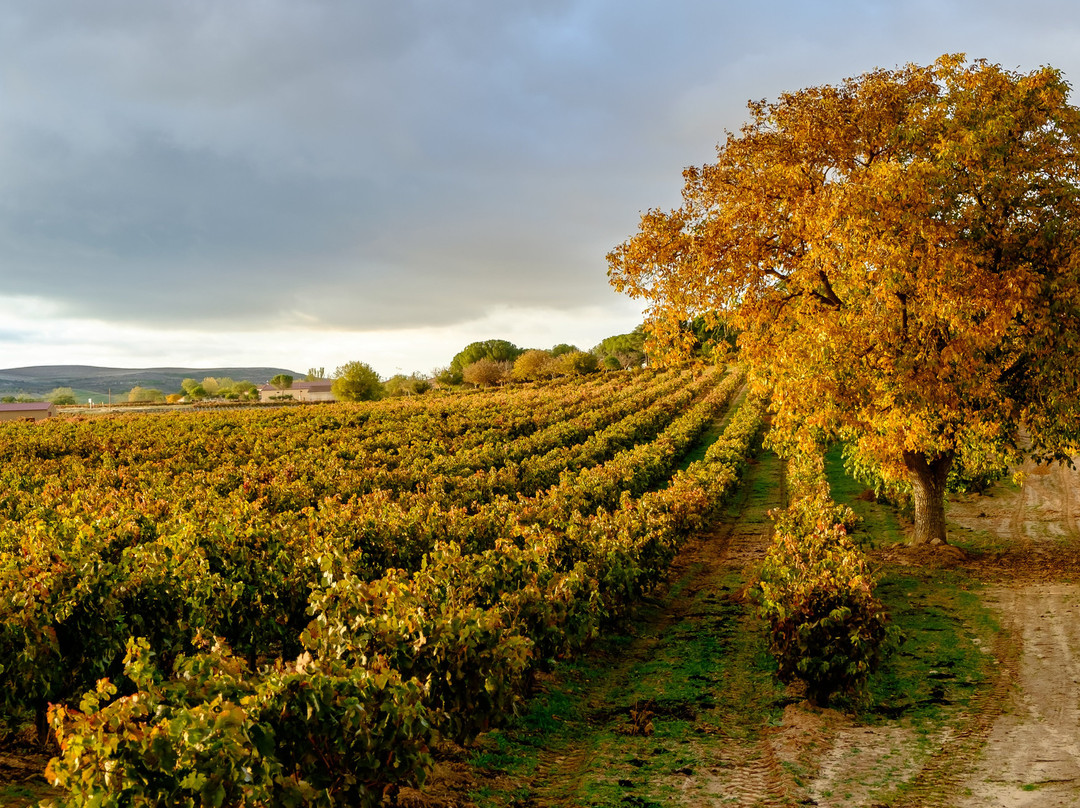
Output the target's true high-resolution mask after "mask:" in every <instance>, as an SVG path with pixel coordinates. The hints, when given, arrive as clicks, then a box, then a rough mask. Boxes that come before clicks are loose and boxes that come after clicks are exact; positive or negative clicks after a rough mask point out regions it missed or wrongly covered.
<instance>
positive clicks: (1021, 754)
mask: <svg viewBox="0 0 1080 808" xmlns="http://www.w3.org/2000/svg"><path fill="white" fill-rule="evenodd" d="M1022 471H1023V473H1024V484H1023V487H1022V488H1020V489H1019V490H1016V488H1015V487H1007V486H998V487H997V488H996V490H995V491H994V492H993V494H994V496H993V497H991V498H986V497H974V498H964V499H963V500H962V501H959V502H957V503H954V504H953V507H952V509H951V511H950V514H949V516H950V519H951V521H953V522H954V523H955V524H957V525H959V526H961V527H964V528H967V529H969V530H978V529H981V530H984V531H986V530H988V531H989V532H991V533H992V534H995V535H997V536H998V537H1000V538H1001V539H1003V540H1007V541H1008V546H1007V547H1006V548H1005V549H1003V550H1002V552H1001V553H1000V554H998V555H997V556H996V557H995V558H994V559H992V560H990V561H988V562H986V563H984V564H982V565H977V566H976V571H977V572H978V573H980V574H982V575H983V576H984V577H986V578H988V579H990V580H992V581H996V582H998V583H997V584H996V585H995V586H993V587H992V588H990V589H989V590H988V592H987V595H986V603H987V604H988V605H990V606H992V607H993V608H994V609H995V610H996V611H997V612H998V614H999V615H1000V620H1001V621H1002V624H1003V626H1004V627H1005V628H1006V629H1007V630H1008V631H1009V632H1010V633H1011V635H1012V637H1013V640H1014V642H1016V644H1017V645H1018V647H1019V650H1020V654H1019V664H1018V671H1017V681H1016V683H1015V687H1014V688H1013V689H1012V692H1011V693H1010V698H1009V702H1008V705H1007V709H1006V710H1005V711H1004V712H1003V713H1002V714H1001V715H1000V716H999V717H998V718H997V720H996V721H995V722H994V724H993V727H992V728H991V730H990V733H989V737H988V738H987V741H986V745H985V747H984V748H983V749H982V750H981V753H980V755H979V757H978V759H977V761H976V762H975V765H974V770H973V771H972V773H971V775H970V777H969V778H968V780H967V782H966V783H965V788H966V789H967V790H968V791H969V792H970V796H969V797H967V798H966V799H964V800H962V801H960V802H958V803H957V805H959V806H963V808H975V806H1008V807H1009V808H1013V807H1015V806H1046V808H1058V806H1074V805H1080V585H1078V584H1077V583H1075V581H1076V577H1077V576H1076V573H1077V559H1078V557H1080V524H1078V521H1077V517H1078V516H1080V514H1078V509H1080V470H1077V469H1069V468H1067V467H1064V466H1054V467H1051V468H1047V467H1035V466H1034V465H1033V464H1030V463H1029V464H1026V465H1025V467H1024V468H1023V469H1022ZM988 500H989V501H988ZM991 503H992V504H991ZM976 508H978V512H977V513H974V512H975V510H976ZM1005 514H1008V515H1009V516H1008V519H1007V520H1006V518H1005ZM980 523H985V524H980ZM1062 578H1064V579H1066V580H1068V581H1070V582H1062V581H1061V580H1060V579H1062Z"/></svg>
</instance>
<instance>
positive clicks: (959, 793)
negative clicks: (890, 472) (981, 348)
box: [810, 464, 1080, 808]
mask: <svg viewBox="0 0 1080 808" xmlns="http://www.w3.org/2000/svg"><path fill="white" fill-rule="evenodd" d="M1022 471H1023V472H1024V483H1023V485H1022V486H1017V485H1015V484H1007V483H1003V484H999V485H997V486H995V487H994V488H993V489H992V490H991V491H989V492H987V494H986V495H969V496H967V495H966V496H958V497H955V498H953V500H952V501H951V502H950V504H949V509H948V517H949V521H950V530H951V534H952V537H953V540H954V541H955V540H959V541H961V542H963V541H964V540H965V539H968V540H971V539H975V541H972V542H971V543H972V544H977V545H980V546H983V547H989V548H990V549H989V551H986V552H983V553H980V554H978V555H973V556H972V557H970V558H968V559H965V560H961V561H959V562H957V561H955V560H954V561H953V562H952V563H954V564H955V565H957V566H961V567H964V568H966V569H967V570H968V571H970V572H971V573H973V574H975V575H976V576H978V577H981V578H983V579H984V580H986V581H987V582H988V588H987V589H986V590H985V591H984V592H983V595H982V598H983V602H984V603H985V605H987V606H989V607H990V608H991V609H993V610H994V612H995V613H996V614H997V617H998V620H999V622H1000V623H1001V625H1002V627H1003V629H1004V632H1002V634H1001V635H1000V636H999V638H998V641H997V643H996V645H995V647H993V648H990V647H988V648H986V649H985V651H986V653H987V654H989V655H990V657H991V659H992V660H993V662H994V667H995V676H994V677H993V679H992V681H991V682H989V683H987V684H986V685H985V686H984V687H983V689H982V690H981V691H980V692H979V693H978V694H977V695H976V697H975V698H974V699H973V702H972V704H971V705H970V706H969V709H968V711H967V713H966V714H964V715H962V716H961V717H960V720H959V722H958V723H957V724H956V725H955V726H954V727H953V728H951V729H949V730H945V731H943V732H941V733H940V734H938V735H937V736H936V737H933V738H929V739H926V738H924V739H919V738H917V737H915V736H914V735H913V734H912V733H911V732H910V731H905V730H904V729H903V728H902V727H901V726H899V725H892V724H890V725H887V726H884V727H873V728H871V727H848V728H844V727H840V728H839V729H838V730H837V731H836V732H835V734H834V735H833V736H832V739H831V746H830V749H829V751H828V752H827V753H826V754H825V755H824V756H823V758H822V763H821V766H820V768H819V769H818V772H817V774H816V777H815V779H814V782H813V783H812V785H811V787H810V798H811V799H813V800H814V804H817V805H820V806H832V807H833V808H841V807H844V808H847V807H848V806H851V807H852V808H854V806H862V805H867V804H879V805H889V806H894V807H895V808H899V806H919V807H920V808H921V807H922V806H947V807H948V808H994V807H998V806H1000V807H1001V808H1019V807H1020V806H1039V807H1040V808H1044V807H1045V808H1064V806H1077V805H1080V585H1078V584H1077V583H1075V582H1076V581H1077V580H1078V579H1080V525H1078V522H1077V517H1078V516H1080V513H1078V511H1080V472H1078V471H1076V470H1070V469H1068V468H1065V467H1060V466H1058V467H1053V468H1046V467H1042V468H1037V467H1035V466H1034V465H1033V464H1028V465H1027V466H1026V467H1024V468H1023V469H1022ZM920 745H922V747H923V751H920ZM927 745H929V747H930V751H929V754H927V753H926V752H925V747H926V746H927ZM920 757H922V763H921V764H920V765H912V763H913V762H914V761H917V760H918V759H919V758H920ZM884 772H888V776H889V777H890V778H892V779H893V780H894V781H895V782H897V783H903V784H904V785H903V787H902V788H901V789H899V790H898V791H897V792H896V793H895V795H894V797H893V798H888V799H886V800H885V801H882V802H874V803H869V802H867V795H868V794H870V793H875V789H876V788H880V787H882V786H883V785H884V783H882V782H880V781H881V776H882V774H883V773H884ZM875 781H878V782H875Z"/></svg>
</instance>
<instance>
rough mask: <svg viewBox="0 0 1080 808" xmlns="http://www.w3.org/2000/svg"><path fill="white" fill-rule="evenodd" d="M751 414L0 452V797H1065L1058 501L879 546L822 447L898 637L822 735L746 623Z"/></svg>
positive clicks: (754, 534)
mask: <svg viewBox="0 0 1080 808" xmlns="http://www.w3.org/2000/svg"><path fill="white" fill-rule="evenodd" d="M762 421H763V408H762V406H761V405H760V403H758V402H756V401H754V400H747V399H746V398H745V394H744V393H743V392H742V379H741V376H740V375H739V373H738V372H736V371H721V370H701V369H684V370H677V371H665V372H653V371H645V372H639V373H613V374H605V375H602V376H599V377H595V378H593V379H590V380H587V381H573V382H569V381H568V382H559V383H553V384H547V385H538V386H524V387H518V388H513V389H508V390H504V391H497V392H476V393H455V394H452V395H442V394H436V395H427V396H423V397H418V398H415V399H411V400H400V401H390V402H378V403H370V404H361V405H325V406H324V405H320V406H315V407H300V408H289V409H288V410H284V411H231V412H217V413H174V414H166V415H121V416H107V417H100V418H82V419H70V420H58V421H54V422H49V423H44V424H36V425H35V424H9V425H5V426H4V429H3V431H2V432H0V458H2V466H0V474H2V475H3V485H2V486H0V666H2V667H0V718H2V720H3V725H4V727H5V728H6V729H5V731H6V738H5V740H4V741H3V742H2V745H0V804H12V805H26V804H30V803H32V802H34V801H36V800H37V799H40V798H46V799H60V798H62V797H64V795H66V799H67V800H68V803H67V804H71V805H98V804H101V805H112V804H117V805H120V804H133V803H136V802H138V801H139V800H140V799H142V798H149V800H150V802H149V803H148V804H160V805H180V804H192V805H240V804H247V805H257V804H266V805H269V804H280V805H289V804H324V805H376V804H379V803H380V802H382V801H384V800H385V801H388V802H395V801H396V802H397V803H398V804H402V805H413V806H433V807H434V806H445V807H446V808H449V806H452V805H477V806H490V808H494V807H495V806H509V805H533V806H544V805H562V806H578V805H597V806H607V805H610V806H615V805H639V806H651V805H669V804H671V805H713V804H733V805H748V806H749V805H798V804H818V805H832V806H856V805H871V804H874V805H890V806H901V805H928V804H937V805H971V806H975V805H1023V804H1031V805H1035V804H1038V805H1051V806H1056V805H1069V804H1073V802H1070V800H1074V799H1075V797H1076V795H1077V790H1076V783H1077V780H1076V778H1075V777H1074V775H1073V774H1072V773H1071V772H1072V770H1073V769H1074V768H1076V766H1077V758H1078V756H1077V755H1076V754H1075V753H1074V752H1073V751H1070V749H1071V748H1072V747H1071V746H1070V745H1069V743H1071V742H1070V741H1068V739H1069V738H1073V739H1075V737H1076V732H1077V729H1078V727H1077V710H1076V709H1075V681H1074V680H1075V679H1076V677H1078V676H1080V671H1078V670H1077V668H1076V657H1075V655H1074V649H1075V648H1076V645H1077V641H1078V638H1077V636H1076V633H1075V631H1076V629H1075V627H1076V624H1077V623H1076V621H1075V619H1074V618H1075V614H1076V609H1077V608H1078V590H1077V588H1076V586H1075V584H1074V583H1072V582H1073V581H1075V579H1076V574H1077V564H1076V549H1077V545H1078V543H1080V537H1078V536H1077V535H1076V533H1077V528H1076V519H1075V513H1076V506H1075V504H1074V503H1075V502H1076V499H1075V496H1076V490H1077V485H1076V475H1075V474H1074V473H1071V472H1066V471H1062V472H1060V473H1058V472H1055V473H1054V474H1052V475H1041V474H1038V473H1036V470H1029V471H1031V474H1030V475H1029V479H1028V482H1027V483H1026V484H1025V486H1024V487H1023V488H1020V487H1017V486H1015V485H1013V484H1011V483H1003V484H1001V485H999V486H998V487H996V488H995V489H992V490H991V491H990V492H988V493H987V495H984V496H977V495H964V496H961V497H958V498H954V500H953V501H952V502H951V503H950V506H949V508H950V510H949V513H950V519H951V520H952V525H951V530H952V532H953V535H954V538H955V539H956V541H957V543H958V545H959V548H952V549H950V550H949V551H946V552H936V553H921V554H913V553H911V552H907V551H905V550H901V549H897V547H896V543H897V542H900V541H902V540H903V538H904V529H905V525H904V521H903V516H902V515H901V514H897V512H896V511H895V510H894V509H893V508H891V507H889V506H887V505H883V504H879V503H876V502H873V501H870V500H869V499H868V498H867V497H866V496H864V493H865V492H864V491H863V489H862V488H861V487H860V486H858V485H857V484H855V483H854V482H853V481H851V480H850V479H848V478H846V477H845V476H844V474H843V471H842V469H841V468H840V464H839V462H838V461H837V460H836V458H832V459H831V460H830V462H829V464H828V466H827V471H828V475H829V480H830V483H831V485H832V489H833V492H834V495H835V496H836V497H837V499H838V500H840V501H843V502H847V503H849V504H850V505H851V506H852V507H853V508H855V509H856V510H857V511H858V513H859V515H860V517H861V522H860V524H859V526H858V527H857V528H856V531H855V534H854V535H855V536H856V537H857V538H858V539H859V541H860V542H861V543H862V546H863V548H864V549H865V550H866V551H867V552H868V553H869V554H870V556H871V558H872V559H873V560H874V563H875V565H876V566H877V567H878V568H879V569H880V570H881V571H882V574H883V577H882V581H881V585H880V588H879V589H880V594H881V597H882V598H883V599H884V600H885V602H886V604H887V605H888V607H889V609H890V611H891V613H892V615H893V619H894V621H895V622H896V624H897V625H898V626H899V627H900V628H901V629H903V631H904V633H905V634H906V636H907V641H906V642H905V644H904V645H903V646H902V647H901V650H900V651H899V653H897V654H895V655H894V656H893V657H892V658H891V659H890V660H889V661H888V662H887V663H886V665H885V666H884V667H883V668H882V670H881V671H879V673H878V674H876V675H875V676H874V677H873V678H872V679H871V682H870V687H869V692H868V694H867V696H866V698H865V699H863V700H861V701H856V702H843V701H842V702H841V703H839V704H838V705H837V707H838V709H834V710H823V709H819V708H813V707H810V706H808V705H807V704H806V703H805V702H804V701H803V700H802V695H801V693H800V691H799V690H798V688H797V687H795V686H788V687H784V686H783V685H781V684H779V683H778V682H777V680H776V677H775V663H774V662H773V661H772V660H771V658H770V656H769V654H768V652H767V647H766V640H765V630H764V625H763V623H762V621H761V620H760V618H759V617H758V615H757V610H756V607H755V606H754V604H753V602H752V599H751V598H750V596H749V593H750V592H751V591H752V586H753V581H754V576H755V572H756V569H757V565H758V564H759V562H760V559H761V557H762V555H763V553H764V550H765V548H766V547H767V546H768V543H769V540H770V536H771V525H772V523H771V520H770V519H769V517H768V513H767V512H768V511H769V510H770V509H773V508H778V507H781V506H783V505H784V503H785V498H786V486H785V475H784V465H783V463H782V462H781V461H780V459H779V458H777V457H776V456H775V455H773V454H771V453H769V452H762V451H761V450H760V439H759V438H760V434H761V431H762V429H763V423H762ZM1070 616H1071V617H1070ZM135 638H138V639H135ZM1025 649H1030V651H1029V652H1027V653H1026V652H1025ZM1063 677H1064V678H1063ZM1065 679H1068V681H1065ZM1021 685H1022V687H1021ZM49 705H54V706H53V707H52V708H51V709H50V708H49ZM1070 705H1071V706H1070ZM50 731H51V732H52V733H54V737H59V739H60V741H61V748H60V749H57V748H56V747H46V748H42V747H39V746H38V741H39V739H41V740H45V739H47V738H48V737H49V733H50ZM1017 745H1021V746H1023V747H1024V749H1025V750H1029V751H1030V754H1027V755H1026V756H1021V757H1020V758H1017V757H1016V749H1015V747H1016V746H1017ZM50 758H52V762H51V763H50V762H49V760H50ZM1017 759H1022V760H1023V761H1024V762H1022V763H1017V762H1015V761H1016V760H1017ZM46 764H48V774H49V778H50V779H51V780H52V781H53V782H54V783H57V784H59V785H60V786H62V788H57V787H52V786H49V785H47V784H46V783H45V781H44V780H43V779H42V771H43V770H44V768H45V766H46ZM1003 772H1004V774H1003ZM1025 800H1028V802H1025Z"/></svg>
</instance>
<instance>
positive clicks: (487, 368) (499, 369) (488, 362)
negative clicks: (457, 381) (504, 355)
mask: <svg viewBox="0 0 1080 808" xmlns="http://www.w3.org/2000/svg"><path fill="white" fill-rule="evenodd" d="M513 367H514V366H513V364H511V363H510V362H509V361H505V362H504V361H497V360H495V359H487V358H484V359H479V360H477V361H476V362H473V363H472V364H471V365H467V366H466V367H465V369H464V370H462V371H461V375H462V378H463V379H464V380H465V381H467V382H468V383H469V384H473V385H476V386H477V387H490V386H491V385H493V384H502V383H503V382H505V381H506V380H507V379H509V378H510V372H511V370H512V369H513Z"/></svg>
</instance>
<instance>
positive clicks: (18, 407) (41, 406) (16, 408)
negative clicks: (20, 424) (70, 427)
mask: <svg viewBox="0 0 1080 808" xmlns="http://www.w3.org/2000/svg"><path fill="white" fill-rule="evenodd" d="M55 406H56V405H55V404H53V403H52V402H49V401H16V402H15V403H13V404H0V412H28V411H29V412H37V411H39V410H47V409H49V408H51V407H55Z"/></svg>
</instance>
